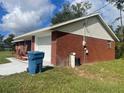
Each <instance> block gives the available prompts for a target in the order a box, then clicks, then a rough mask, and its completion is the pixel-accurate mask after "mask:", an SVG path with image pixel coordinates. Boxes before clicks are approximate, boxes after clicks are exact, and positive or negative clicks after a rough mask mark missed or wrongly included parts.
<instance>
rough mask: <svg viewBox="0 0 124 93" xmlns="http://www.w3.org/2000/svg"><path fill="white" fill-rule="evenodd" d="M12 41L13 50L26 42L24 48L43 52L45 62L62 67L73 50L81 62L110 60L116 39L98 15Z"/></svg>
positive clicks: (113, 54)
mask: <svg viewBox="0 0 124 93" xmlns="http://www.w3.org/2000/svg"><path fill="white" fill-rule="evenodd" d="M14 40H15V41H14V42H15V43H16V47H17V48H16V49H18V47H19V46H24V45H26V46H28V50H27V49H26V51H29V50H32V51H43V52H45V58H44V62H48V63H52V64H54V65H61V66H63V65H67V64H68V60H69V55H70V53H72V52H75V53H76V60H78V61H80V63H81V64H82V63H85V62H95V61H105V60H113V59H115V41H119V39H118V38H117V37H116V35H115V34H114V32H113V31H112V30H111V29H110V27H109V26H108V25H107V24H106V23H105V22H104V20H103V19H102V17H101V16H100V15H99V14H92V15H88V16H85V17H81V18H77V19H74V20H70V21H67V22H63V23H60V24H57V25H54V26H51V27H47V28H43V29H39V30H36V31H33V32H29V33H26V34H23V35H21V36H17V37H15V38H14ZM85 43H86V46H85ZM17 51H18V50H17ZM85 52H87V53H85ZM24 53H26V52H24ZM24 55H25V54H24Z"/></svg>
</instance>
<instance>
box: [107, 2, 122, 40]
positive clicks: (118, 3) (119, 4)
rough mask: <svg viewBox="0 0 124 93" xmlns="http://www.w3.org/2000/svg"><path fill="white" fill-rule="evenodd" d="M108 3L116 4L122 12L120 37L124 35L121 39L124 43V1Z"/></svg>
mask: <svg viewBox="0 0 124 93" xmlns="http://www.w3.org/2000/svg"><path fill="white" fill-rule="evenodd" d="M107 1H108V2H110V3H112V4H114V6H116V8H117V9H119V10H120V17H119V19H120V24H121V28H120V30H119V33H120V35H123V37H121V41H124V31H123V22H122V20H123V19H122V11H124V0H107Z"/></svg>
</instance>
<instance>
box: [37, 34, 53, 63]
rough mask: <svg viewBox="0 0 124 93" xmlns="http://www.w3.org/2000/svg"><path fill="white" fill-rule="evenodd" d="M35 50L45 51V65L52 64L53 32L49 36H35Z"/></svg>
mask: <svg viewBox="0 0 124 93" xmlns="http://www.w3.org/2000/svg"><path fill="white" fill-rule="evenodd" d="M35 51H42V52H45V57H44V62H43V65H50V64H51V34H50V35H49V36H44V37H40V36H38V35H36V36H35Z"/></svg>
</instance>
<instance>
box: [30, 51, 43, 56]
mask: <svg viewBox="0 0 124 93" xmlns="http://www.w3.org/2000/svg"><path fill="white" fill-rule="evenodd" d="M42 53H43V54H44V52H41V51H28V54H34V55H35V54H42Z"/></svg>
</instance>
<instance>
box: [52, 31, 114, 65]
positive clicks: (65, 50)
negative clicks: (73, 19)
mask: <svg viewBox="0 0 124 93" xmlns="http://www.w3.org/2000/svg"><path fill="white" fill-rule="evenodd" d="M82 41H83V37H82V36H80V35H74V34H69V33H65V32H60V31H54V32H52V64H54V65H59V66H65V65H67V64H68V58H69V54H70V53H71V52H75V53H76V59H79V60H80V63H81V64H82V63H84V50H83V46H82ZM87 48H88V50H89V54H88V55H87V56H86V60H85V62H95V61H105V60H113V59H114V58H115V43H114V42H112V47H111V48H109V45H108V41H107V40H102V39H97V38H92V37H87Z"/></svg>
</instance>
